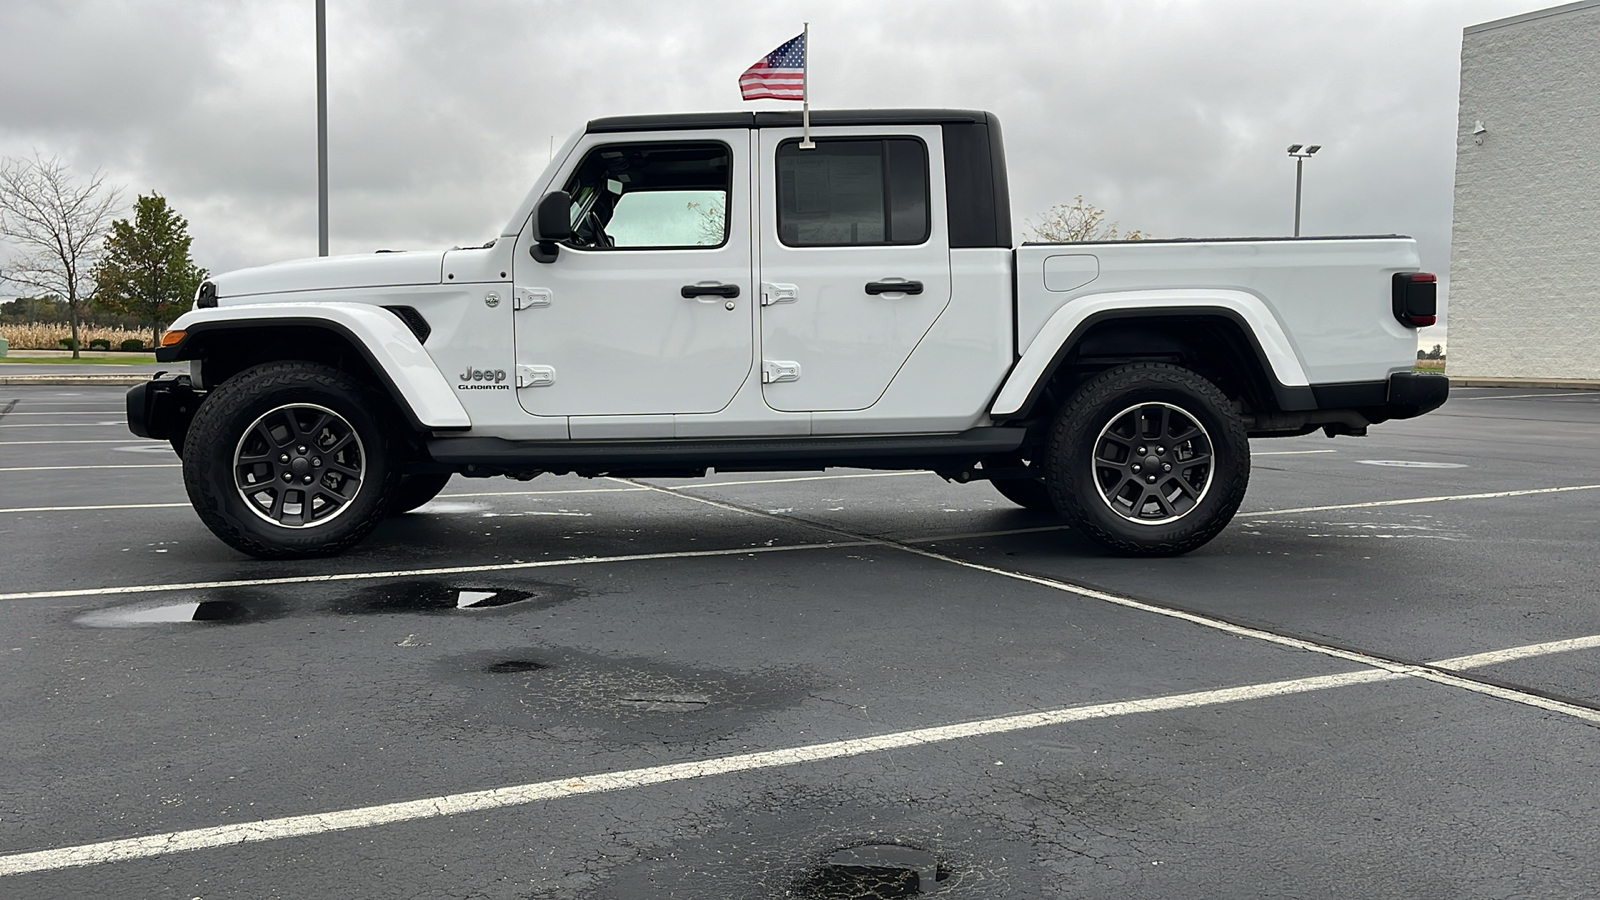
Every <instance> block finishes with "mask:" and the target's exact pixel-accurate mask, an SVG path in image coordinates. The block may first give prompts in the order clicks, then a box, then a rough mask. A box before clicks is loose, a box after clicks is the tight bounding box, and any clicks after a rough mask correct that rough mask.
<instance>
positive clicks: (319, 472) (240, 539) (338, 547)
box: [183, 362, 401, 559]
mask: <svg viewBox="0 0 1600 900" xmlns="http://www.w3.org/2000/svg"><path fill="white" fill-rule="evenodd" d="M397 419H398V416H396V415H394V413H393V407H392V406H391V405H390V403H389V401H388V398H386V397H384V396H382V395H380V394H378V393H377V392H376V391H374V390H372V389H371V388H369V387H368V386H367V385H365V384H363V383H362V382H360V381H358V380H356V379H355V378H354V377H352V376H351V375H349V374H348V373H345V372H342V371H339V370H337V369H333V368H330V367H327V366H322V365H317V364H314V363H307V362H279V363H268V364H266V365H262V366H257V367H255V368H253V369H249V370H246V371H245V372H243V373H241V374H239V375H237V376H235V377H233V378H230V379H228V380H227V381H226V382H224V383H223V384H222V385H221V386H219V387H218V388H216V389H215V390H213V391H211V393H210V394H208V395H207V397H206V399H205V402H204V403H202V404H201V406H200V409H199V410H197V411H196V413H195V417H194V421H193V423H191V425H190V427H189V431H188V434H187V435H186V439H185V442H184V443H185V447H184V450H185V452H184V457H183V477H184V485H185V487H186V488H187V489H188V493H189V499H190V501H191V502H192V503H193V504H194V508H195V511H196V512H197V513H198V514H199V515H200V518H201V520H202V521H204V522H205V524H206V526H207V527H208V528H210V529H211V531H212V532H213V533H214V534H216V535H217V537H219V538H221V539H222V540H223V541H224V542H226V543H227V544H229V545H230V546H232V547H234V548H235V549H237V550H240V551H242V552H244V553H248V554H250V555H251V556H255V557H259V558H262V559H277V558H290V557H303V556H327V555H332V554H336V553H340V552H342V551H344V550H345V549H348V548H349V547H350V546H352V545H354V544H355V543H356V542H357V541H359V540H361V538H363V537H365V536H366V535H367V533H368V532H370V531H371V530H372V529H373V528H374V527H375V526H376V525H377V524H378V522H380V521H382V520H383V518H384V516H386V515H387V514H388V511H389V509H390V508H391V506H392V505H393V503H394V498H395V492H396V489H397V487H398V485H399V482H400V473H399V467H398V465H396V462H397V461H396V459H395V453H396V450H397V448H399V447H400V446H401V443H400V441H398V440H396V439H395V435H394V434H393V433H392V429H393V427H394V423H395V421H396V420H397Z"/></svg>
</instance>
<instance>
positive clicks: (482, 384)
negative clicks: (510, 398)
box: [456, 366, 511, 391]
mask: <svg viewBox="0 0 1600 900" xmlns="http://www.w3.org/2000/svg"><path fill="white" fill-rule="evenodd" d="M456 377H457V378H459V379H461V383H460V384H458V385H456V390H458V391H509V390H511V385H509V384H506V383H505V380H506V370H505V369H474V368H472V367H471V366H468V367H467V370H466V371H465V372H462V373H461V374H460V375H457V376H456Z"/></svg>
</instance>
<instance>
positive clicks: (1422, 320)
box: [1394, 272, 1439, 328]
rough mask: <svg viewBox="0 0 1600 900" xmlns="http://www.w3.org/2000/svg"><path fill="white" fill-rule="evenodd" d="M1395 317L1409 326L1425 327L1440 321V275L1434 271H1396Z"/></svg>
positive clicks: (1402, 323)
mask: <svg viewBox="0 0 1600 900" xmlns="http://www.w3.org/2000/svg"><path fill="white" fill-rule="evenodd" d="M1394 317H1395V318H1396V319H1399V320H1400V324H1401V325H1404V326H1406V327H1407V328H1425V327H1427V326H1429V325H1432V324H1433V323H1435V322H1437V321H1439V279H1438V277H1437V276H1435V275H1434V274H1433V273H1432V272H1398V273H1396V274H1395V276H1394Z"/></svg>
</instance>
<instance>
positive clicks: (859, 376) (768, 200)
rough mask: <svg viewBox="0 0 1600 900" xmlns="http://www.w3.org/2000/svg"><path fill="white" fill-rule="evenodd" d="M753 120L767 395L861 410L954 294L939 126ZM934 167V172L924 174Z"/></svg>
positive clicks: (785, 405) (815, 406)
mask: <svg viewBox="0 0 1600 900" xmlns="http://www.w3.org/2000/svg"><path fill="white" fill-rule="evenodd" d="M814 134H815V135H816V140H815V142H816V147H815V148H814V149H802V148H801V147H800V133H799V129H776V128H770V129H763V130H762V131H761V150H760V153H761V167H762V171H761V173H760V176H759V181H760V184H761V204H760V221H761V283H762V284H761V287H762V291H763V297H762V302H763V304H764V305H763V306H762V308H761V358H762V366H763V373H762V378H763V381H764V382H765V384H764V385H763V393H764V396H765V397H766V401H767V405H768V406H771V407H772V408H773V409H779V410H785V411H795V412H800V411H827V410H841V411H842V410H857V409H866V408H868V407H871V406H872V405H873V404H874V403H876V402H877V401H878V398H879V397H880V396H882V395H883V392H884V391H885V390H886V389H887V388H888V387H889V382H890V381H892V380H893V379H894V376H895V373H896V372H898V371H899V370H900V367H901V366H902V365H903V364H904V363H905V361H906V359H907V358H908V357H910V356H911V352H912V351H913V350H915V349H916V347H917V343H918V342H919V341H921V340H922V337H923V335H925V334H927V333H928V329H929V328H931V327H932V326H933V323H934V320H935V319H937V318H939V314H940V313H942V312H943V311H944V308H945V307H946V306H947V305H948V304H949V303H950V244H949V238H948V231H947V229H946V225H945V201H944V178H943V175H942V173H943V172H944V158H943V154H942V152H941V149H940V130H939V127H938V126H908V127H905V128H903V129H896V130H895V133H893V134H884V133H883V132H882V131H881V130H877V131H876V133H875V130H874V129H871V128H847V127H840V128H822V129H815V130H814ZM932 173H941V174H939V176H938V177H933V176H932Z"/></svg>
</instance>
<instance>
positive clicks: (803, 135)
mask: <svg viewBox="0 0 1600 900" xmlns="http://www.w3.org/2000/svg"><path fill="white" fill-rule="evenodd" d="M800 34H801V35H802V37H801V39H800V48H801V49H800V52H801V54H802V55H801V57H800V149H801V150H811V149H813V148H815V147H816V146H817V145H816V144H815V143H813V142H812V140H811V23H810V22H807V23H805V29H804V30H803V31H801V32H800Z"/></svg>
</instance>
